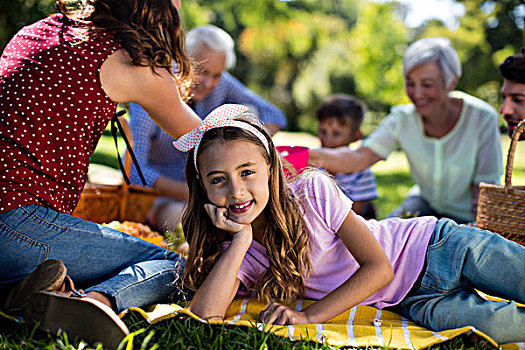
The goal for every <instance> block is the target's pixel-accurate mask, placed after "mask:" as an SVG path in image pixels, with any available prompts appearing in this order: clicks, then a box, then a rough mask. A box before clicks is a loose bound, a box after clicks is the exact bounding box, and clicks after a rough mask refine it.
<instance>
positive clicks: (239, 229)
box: [204, 203, 252, 237]
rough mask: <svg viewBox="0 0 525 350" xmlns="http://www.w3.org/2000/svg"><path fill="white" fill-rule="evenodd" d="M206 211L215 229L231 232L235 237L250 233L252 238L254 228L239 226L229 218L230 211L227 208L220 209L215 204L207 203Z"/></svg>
mask: <svg viewBox="0 0 525 350" xmlns="http://www.w3.org/2000/svg"><path fill="white" fill-rule="evenodd" d="M204 209H206V212H207V213H208V215H209V216H210V219H211V222H212V223H213V224H214V225H215V227H217V228H220V229H221V230H224V231H227V232H230V233H231V234H232V235H233V236H234V237H235V236H237V235H238V234H242V233H244V232H245V233H249V234H250V236H251V233H252V227H251V225H245V224H239V223H238V222H235V221H233V220H232V219H230V218H229V217H228V209H227V208H225V207H218V206H216V205H214V204H211V203H207V204H205V205H204Z"/></svg>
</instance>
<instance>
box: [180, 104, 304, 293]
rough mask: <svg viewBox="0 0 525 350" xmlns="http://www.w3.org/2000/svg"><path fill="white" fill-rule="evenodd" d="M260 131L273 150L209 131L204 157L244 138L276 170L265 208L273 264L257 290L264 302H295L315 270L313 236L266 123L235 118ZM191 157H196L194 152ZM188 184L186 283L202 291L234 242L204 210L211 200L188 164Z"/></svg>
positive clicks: (229, 132)
mask: <svg viewBox="0 0 525 350" xmlns="http://www.w3.org/2000/svg"><path fill="white" fill-rule="evenodd" d="M235 119H236V120H241V121H244V122H246V123H248V124H250V125H252V126H253V127H255V128H256V129H257V130H259V131H260V132H261V133H262V134H263V135H264V136H265V137H266V139H267V140H268V145H269V149H270V152H268V151H267V150H266V148H265V147H264V145H263V144H262V142H261V141H260V140H259V139H258V138H257V137H256V136H255V135H253V134H252V133H250V132H248V131H246V130H244V129H240V128H236V127H229V126H227V127H222V128H216V129H211V130H209V131H207V132H206V133H205V134H204V136H203V139H202V141H201V143H200V146H199V150H198V155H199V154H202V152H204V151H205V150H206V149H208V148H209V147H213V145H214V144H216V143H217V142H221V143H222V142H228V141H233V140H236V141H238V140H242V141H247V142H252V143H254V144H255V145H257V146H258V147H259V150H260V152H261V154H262V155H263V157H264V158H265V160H266V162H267V164H268V165H269V166H270V178H269V184H268V186H269V190H270V198H269V200H268V204H267V205H266V208H265V209H264V214H265V215H266V218H267V227H266V228H265V232H264V239H263V240H264V241H263V242H260V243H261V244H262V245H263V246H264V247H265V248H266V252H267V255H268V260H269V269H268V270H267V271H266V272H265V274H264V275H263V276H260V278H259V281H258V283H257V285H256V286H255V290H256V292H257V296H258V297H259V299H261V300H264V301H266V302H267V301H268V300H269V299H270V298H275V299H288V300H294V299H296V298H299V297H302V296H303V293H304V277H306V276H307V275H308V274H309V272H310V268H311V267H310V260H309V258H308V234H307V231H306V227H305V224H304V221H303V218H302V215H301V212H300V210H299V207H298V203H296V201H295V199H294V197H293V195H292V193H291V192H290V191H289V190H288V187H287V184H286V179H285V177H284V173H283V170H282V168H281V160H280V157H279V155H278V153H277V151H276V150H275V147H274V145H273V142H272V139H271V137H270V136H269V135H268V133H267V132H266V131H265V130H264V128H263V127H262V125H261V124H260V122H258V120H256V119H255V118H253V117H252V116H251V114H250V113H248V112H245V113H243V114H241V115H239V116H237V117H236V118H235ZM188 159H193V150H192V151H190V153H189V155H188ZM186 181H187V183H188V186H189V190H190V193H191V194H192V195H191V196H190V198H189V201H188V207H187V209H186V210H185V211H184V214H183V216H182V228H183V232H184V234H185V235H186V239H187V240H188V243H189V245H190V251H189V255H188V258H187V259H186V267H185V269H184V280H185V283H186V284H187V285H188V286H189V287H190V288H192V289H194V290H196V289H197V288H199V286H200V285H201V284H202V283H203V281H204V280H205V278H206V277H207V276H208V274H209V273H210V271H211V269H212V268H213V265H214V263H215V261H216V260H217V259H218V258H219V256H220V255H221V253H222V251H223V243H224V242H226V241H230V240H231V234H230V233H228V232H226V231H223V230H221V229H218V228H217V227H215V226H214V225H213V223H212V221H211V219H210V217H209V216H208V214H207V213H206V211H205V209H204V204H206V203H208V199H207V198H208V196H207V194H206V191H205V190H204V187H203V185H202V183H201V181H200V180H199V178H198V174H197V171H196V169H195V166H194V164H193V162H192V161H188V162H186Z"/></svg>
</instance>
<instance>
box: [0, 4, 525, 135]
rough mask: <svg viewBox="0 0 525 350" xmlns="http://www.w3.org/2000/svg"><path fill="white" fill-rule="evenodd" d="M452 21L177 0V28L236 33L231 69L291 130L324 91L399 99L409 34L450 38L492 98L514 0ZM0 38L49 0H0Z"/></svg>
mask: <svg viewBox="0 0 525 350" xmlns="http://www.w3.org/2000/svg"><path fill="white" fill-rule="evenodd" d="M456 2H458V3H461V4H463V6H464V7H465V13H464V15H462V16H461V17H460V18H458V26H457V28H448V27H447V26H445V24H444V23H442V22H441V21H439V20H435V19H433V20H429V21H427V22H426V23H424V24H422V25H421V26H420V27H419V28H411V29H409V28H406V27H405V25H404V24H403V18H404V16H406V13H407V7H406V6H404V5H402V4H400V3H398V2H387V3H383V2H373V1H372V0H323V1H318V0H288V1H285V0H234V1H231V0H191V1H190V0H183V1H182V10H181V15H182V17H183V21H184V25H185V29H186V30H188V29H191V28H193V27H195V26H198V25H203V24H208V23H212V24H215V25H217V26H219V27H221V28H223V29H225V30H226V31H227V32H229V33H230V34H231V35H232V37H233V38H234V40H235V42H236V54H237V65H236V66H235V68H234V69H233V70H232V73H233V74H234V75H235V76H237V77H238V78H239V79H240V80H241V81H243V82H244V83H245V84H247V85H248V86H249V87H250V88H252V89H253V90H255V91H256V92H258V93H259V94H260V95H262V96H263V97H265V98H266V99H268V100H270V101H271V102H273V103H274V104H276V105H277V106H279V107H280V108H281V109H282V110H283V111H284V112H285V113H286V115H287V117H288V119H289V127H290V129H292V130H298V129H303V130H304V129H306V130H313V128H314V127H315V121H314V111H315V109H316V107H317V105H318V104H319V103H320V102H321V101H322V100H323V99H324V98H325V97H326V96H328V95H329V94H332V93H336V92H345V93H349V94H354V95H357V96H358V97H359V98H361V99H362V100H364V101H365V103H366V104H367V105H368V106H369V110H371V111H374V112H375V115H376V116H384V115H385V114H386V113H387V112H388V109H389V107H390V106H391V105H394V104H397V103H402V102H406V101H407V98H406V96H405V93H404V86H403V84H404V82H403V76H402V67H401V60H402V56H403V53H404V51H405V49H406V47H407V45H409V44H410V43H412V42H413V41H415V40H417V39H420V38H423V37H430V36H445V37H448V38H450V39H451V41H452V43H453V45H454V47H455V48H456V50H457V51H458V54H459V57H460V59H461V62H462V64H463V67H464V69H463V76H462V78H461V80H460V81H459V85H458V88H459V89H461V90H464V91H467V92H469V93H472V94H474V95H477V96H479V97H481V98H484V99H486V100H487V101H489V102H490V103H493V104H494V105H496V104H497V103H498V90H499V86H500V80H501V79H500V77H499V72H498V69H497V66H498V64H499V63H500V62H501V61H502V60H503V59H504V58H505V57H507V56H508V55H510V54H512V53H514V52H518V50H519V49H520V47H521V46H525V42H524V31H525V18H524V17H525V4H523V3H522V2H523V1H522V0H456ZM0 6H1V7H2V12H1V13H0V44H1V47H2V48H3V47H4V46H5V44H6V43H7V41H8V40H9V38H10V37H11V36H12V35H14V34H15V33H16V31H18V30H19V29H20V28H21V27H22V26H23V25H26V24H29V23H32V22H34V21H36V20H38V19H40V18H42V17H44V16H46V15H48V14H50V13H52V12H54V11H55V9H54V1H52V0H0Z"/></svg>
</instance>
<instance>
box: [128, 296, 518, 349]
mask: <svg viewBox="0 0 525 350" xmlns="http://www.w3.org/2000/svg"><path fill="white" fill-rule="evenodd" d="M313 302H314V301H310V300H299V301H297V303H295V304H293V305H291V306H292V307H294V308H295V309H296V310H300V309H302V308H304V307H306V306H308V305H310V304H311V303H313ZM265 308H266V304H262V303H260V302H259V301H258V300H257V299H251V298H244V299H235V300H234V301H233V303H232V304H231V305H230V307H229V308H228V311H227V313H226V316H225V320H224V321H210V323H211V324H222V323H225V324H228V325H236V326H247V327H257V328H258V329H259V330H261V331H265V332H271V333H274V334H276V335H278V336H282V337H288V338H290V339H291V340H306V339H308V340H311V341H317V342H324V343H327V344H328V345H333V346H352V347H370V346H373V347H382V346H388V347H390V348H394V349H424V348H427V347H429V346H431V345H434V344H437V343H441V342H444V341H447V340H449V339H452V338H454V337H457V336H459V335H461V334H465V333H474V334H476V335H477V336H479V337H481V338H482V339H485V340H487V341H488V342H489V343H491V344H493V345H494V346H497V344H496V343H495V342H494V341H493V340H492V339H491V338H489V337H488V336H487V335H485V334H483V333H482V332H480V331H478V330H476V329H475V328H473V327H462V328H458V329H451V330H446V331H442V332H433V331H431V330H428V329H426V328H423V327H420V326H417V325H416V324H415V323H413V322H411V321H409V320H407V319H406V318H404V317H401V316H399V315H397V314H395V313H392V312H388V311H382V310H379V309H376V308H373V307H369V306H362V305H358V306H356V307H353V308H352V309H350V310H349V311H347V312H345V313H343V314H341V315H339V316H337V317H335V318H333V319H331V320H330V321H328V322H326V323H323V324H306V325H295V326H274V325H264V324H262V323H259V322H258V321H257V317H258V315H259V312H260V311H262V310H264V309H265ZM128 311H135V312H138V313H140V314H141V315H142V316H143V317H144V318H145V319H146V320H147V321H148V322H150V323H152V324H154V323H157V322H161V321H163V320H166V319H169V318H172V317H175V316H177V315H180V314H186V315H188V316H190V317H192V318H194V319H196V320H200V321H202V322H205V321H204V320H202V319H201V318H199V317H198V316H196V315H194V314H193V313H191V311H189V310H188V309H187V308H184V307H182V306H179V305H177V304H158V305H155V306H154V307H153V308H152V309H151V310H148V311H147V312H146V311H144V310H142V309H139V308H130V309H128V310H126V311H124V312H123V313H121V315H120V316H121V317H123V316H124V315H125V314H126V313H127V312H128ZM502 348H503V349H506V350H510V349H523V348H521V347H520V345H518V344H506V345H505V346H503V347H502Z"/></svg>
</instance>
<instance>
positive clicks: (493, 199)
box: [476, 120, 525, 245]
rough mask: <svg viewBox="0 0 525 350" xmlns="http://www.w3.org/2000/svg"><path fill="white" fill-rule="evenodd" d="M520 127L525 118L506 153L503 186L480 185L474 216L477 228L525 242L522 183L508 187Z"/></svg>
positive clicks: (521, 242) (524, 194) (521, 124)
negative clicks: (475, 214)
mask: <svg viewBox="0 0 525 350" xmlns="http://www.w3.org/2000/svg"><path fill="white" fill-rule="evenodd" d="M524 129H525V120H522V121H521V122H520V123H519V124H518V127H517V128H516V130H514V133H513V134H512V141H511V144H510V149H509V153H508V156H507V167H506V171H505V185H504V186H501V185H493V184H486V183H481V184H480V186H479V198H478V213H477V217H476V224H477V226H478V227H480V228H482V229H484V230H490V231H493V232H497V233H499V234H501V235H502V236H503V237H505V238H507V239H510V240H512V241H515V242H517V243H520V244H523V245H525V186H512V184H511V176H512V168H513V164H514V152H515V151H516V145H517V143H518V140H519V137H520V135H521V133H522V132H523V130H524Z"/></svg>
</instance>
